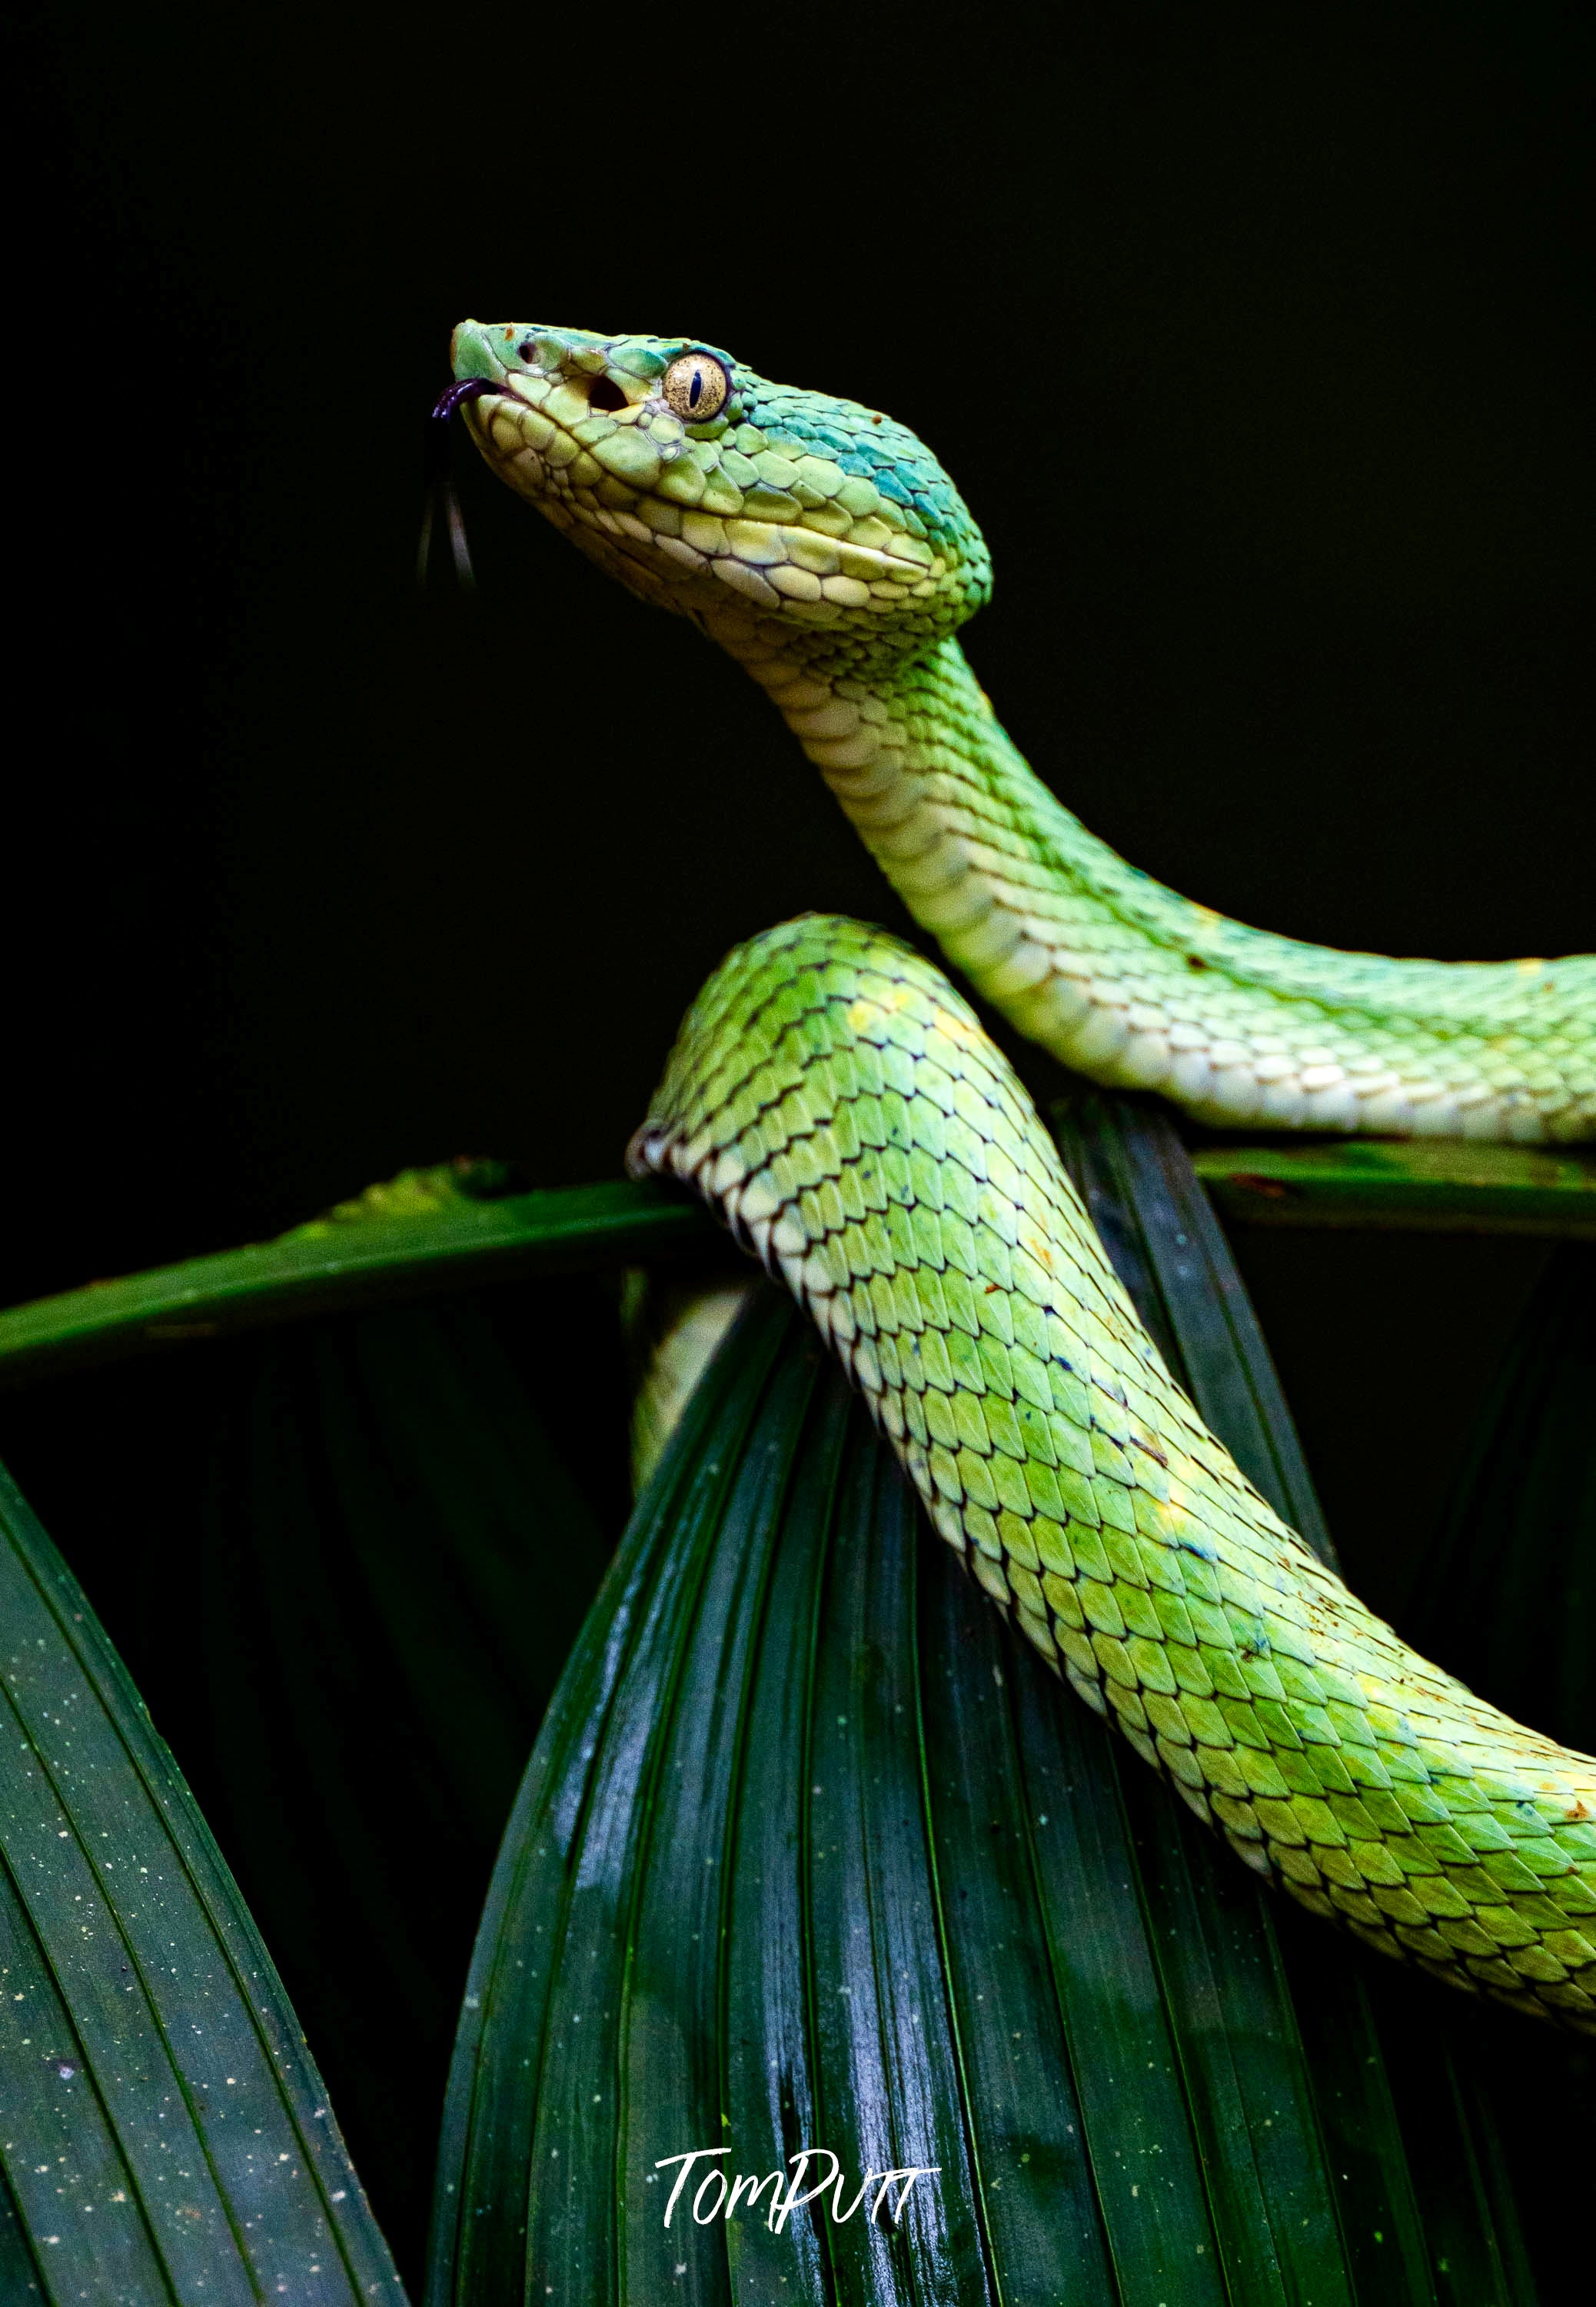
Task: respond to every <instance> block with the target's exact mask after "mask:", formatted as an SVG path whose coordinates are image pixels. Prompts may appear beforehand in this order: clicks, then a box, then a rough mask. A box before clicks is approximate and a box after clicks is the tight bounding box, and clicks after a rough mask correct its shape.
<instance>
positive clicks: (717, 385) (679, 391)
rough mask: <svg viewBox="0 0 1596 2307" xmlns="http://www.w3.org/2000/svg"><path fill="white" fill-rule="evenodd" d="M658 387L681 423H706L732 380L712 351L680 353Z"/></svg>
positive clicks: (724, 398)
mask: <svg viewBox="0 0 1596 2307" xmlns="http://www.w3.org/2000/svg"><path fill="white" fill-rule="evenodd" d="M660 390H661V392H663V394H664V396H665V398H666V399H667V400H668V401H669V402H670V406H671V407H672V408H674V409H675V411H676V413H677V415H678V416H679V417H680V418H681V420H682V423H683V424H684V425H707V424H708V423H709V420H710V418H711V417H712V416H719V415H720V413H721V409H722V408H724V407H725V406H726V403H727V401H728V399H730V394H731V379H730V377H729V376H728V375H727V373H726V372H725V370H724V369H723V368H722V367H721V364H720V362H719V361H718V360H717V359H716V358H715V356H714V355H713V353H679V354H678V356H677V357H676V359H675V360H673V361H672V362H671V364H670V367H669V368H668V369H667V370H666V371H665V373H664V375H663V377H662V378H661V381H660Z"/></svg>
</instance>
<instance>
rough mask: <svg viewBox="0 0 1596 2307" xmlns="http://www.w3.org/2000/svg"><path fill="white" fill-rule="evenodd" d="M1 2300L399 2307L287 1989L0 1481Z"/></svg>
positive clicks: (131, 1702)
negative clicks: (0, 1676)
mask: <svg viewBox="0 0 1596 2307" xmlns="http://www.w3.org/2000/svg"><path fill="white" fill-rule="evenodd" d="M0 1625H4V1654H5V1673H4V1704H3V1707H0V1848H3V1852H4V1861H3V1871H0V1973H3V1975H4V1994H3V1999H0V2014H3V2031H0V2158H3V2169H4V2187H3V2189H0V2213H3V2214H4V2216H3V2217H0V2295H3V2296H4V2298H5V2299H6V2300H8V2301H9V2300H12V2299H17V2300H21V2299H24V2298H28V2297H30V2296H40V2297H44V2298H47V2299H52V2300H56V2301H60V2302H65V2301H67V2300H73V2301H76V2300H81V2299H89V2300H92V2301H94V2302H96V2303H98V2302H102V2301H103V2302H107V2303H112V2302H126V2303H128V2307H158V2303H160V2302H164V2301H183V2302H185V2303H186V2302H197V2301H201V2300H225V2301H238V2302H245V2301H250V2302H253V2301H258V2300H262V2299H266V2298H269V2297H272V2296H274V2295H277V2294H285V2295H288V2296H294V2297H307V2296H311V2295H314V2296H315V2297H316V2298H318V2299H325V2300H329V2301H332V2300H340V2299H341V2300H347V2301H351V2302H353V2301H355V2300H363V2301H368V2300H371V2299H381V2298H387V2299H397V2297H398V2296H399V2286H398V2282H397V2277H396V2276H395V2274H394V2271H393V2267H392V2263H391V2261H390V2260H389V2258H388V2251H387V2247H386V2245H385V2244H384V2243H383V2241H382V2238H381V2236H380V2234H379V2233H378V2231H377V2228H376V2226H375V2224H374V2223H373V2221H372V2219H371V2214H370V2212H369V2210H368V2209H367V2208H366V2203H365V2199H364V2196H363V2193H362V2191H361V2189H360V2186H359V2183H358V2182H357V2181H356V2179H355V2177H354V2172H353V2170H352V2169H351V2167H350V2164H349V2160H348V2157H347V2155H346V2152H345V2149H344V2145H343V2141H342V2140H341V2138H340V2137H339V2135H338V2132H337V2128H336V2126H335V2124H334V2123H333V2119H332V2114H331V2112H330V2110H329V2105H328V2101H327V2095H326V2092H325V2089H324V2088H323V2086H322V2083H321V2080H320V2076H319V2075H318V2074H317V2072H316V2069H315V2067H314V2065H313V2064H312V2060H311V2058H310V2055H309V2054H308V2052H307V2050H306V2048H305V2045H304V2042H303V2037H302V2036H301V2033H300V2029H299V2026H298V2023H297V2021H296V2020H295V2019H294V2012H293V2011H292V2010H291V2009H290V2007H289V2004H288V2000H287V1997H286V1994H284V1992H283V1988H282V1985H281V1984H280V1982H279V1981H278V1979H277V1974H276V1972H275V1971H274V1969H273V1968H272V1966H271V1962H270V1960H269V1957H268V1955H267V1953H266V1950H265V1948H264V1947H263V1946H262V1944H261V1943H260V1937H259V1935H258V1934H257V1932H256V1930H255V1928H254V1925H253V1924H252V1921H251V1919H250V1917H249V1915H248V1913H247V1911H246V1909H245V1908H244V1905H243V1900H242V1899H241V1898H240V1897H239V1894H238V1891H237V1890H236V1888H235V1885H234V1882H233V1880H232V1877H231V1875H230V1874H228V1872H227V1869H226V1865H225V1864H224V1863H223V1861H222V1859H221V1857H220V1855H219V1853H218V1850H217V1848H216V1845H215V1844H214V1842H213V1841H212V1840H211V1838H210V1835H209V1831H208V1830H207V1828H206V1826H205V1824H204V1822H203V1821H202V1820H201V1817H200V1814H199V1812H198V1810H197V1808H196V1807H195V1805H194V1803H193V1800H192V1797H191V1796H190V1794H189V1792H188V1789H187V1788H186V1787H185V1786H184V1785H183V1780H182V1779H181V1778H180V1777H179V1775H178V1773H177V1770H176V1768H175V1764H174V1762H173V1761H172V1758H171V1756H170V1754H168V1753H167V1752H166V1747H165V1746H164V1745H162V1743H161V1741H160V1740H159V1738H158V1737H157V1736H156V1735H155V1732H154V1731H153V1729H152V1728H151V1727H150V1724H149V1717H148V1716H147V1714H146V1713H145V1711H144V1709H143V1707H142V1706H141V1703H140V1702H139V1699H138V1697H137V1695H136V1694H135V1692H134V1691H133V1688H132V1685H131V1683H130V1682H129V1681H128V1678H127V1676H126V1674H125V1672H124V1669H123V1668H122V1665H121V1662H120V1660H119V1659H117V1657H116V1655H115V1651H113V1650H112V1648H111V1645H110V1643H109V1642H108V1641H107V1638H106V1636H105V1634H104V1633H103V1632H102V1630H101V1628H100V1626H99V1625H98V1621H97V1620H96V1618H95V1617H94V1615H93V1613H92V1611H91V1610H90V1608H89V1605H88V1602H87V1601H86V1600H85V1599H84V1596H83V1594H82V1591H81V1589H80V1588H79V1586H78V1585H77V1583H76V1582H75V1581H74V1580H73V1577H72V1576H71V1574H70V1573H69V1572H68V1571H67V1569H66V1567H65V1565H64V1564H63V1562H62V1561H61V1559H60V1557H59V1556H58V1555H57V1554H56V1552H55V1548H53V1547H52V1546H51V1544H50V1542H49V1540H48V1539H47V1538H46V1536H45V1534H44V1532H43V1531H42V1530H40V1528H39V1526H38V1522H37V1521H36V1520H35V1519H34V1517H33V1515H32V1514H31V1513H30V1511H29V1509H28V1507H27V1506H26V1505H25V1504H24V1503H23V1501H22V1499H21V1497H20V1495H19V1494H18V1492H17V1491H16V1489H15V1488H14V1487H13V1485H12V1484H11V1483H10V1481H9V1480H8V1479H4V1478H3V1477H0Z"/></svg>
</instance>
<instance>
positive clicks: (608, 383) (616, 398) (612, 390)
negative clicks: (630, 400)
mask: <svg viewBox="0 0 1596 2307" xmlns="http://www.w3.org/2000/svg"><path fill="white" fill-rule="evenodd" d="M587 401H588V406H589V407H590V408H596V409H598V410H599V411H600V412H601V413H602V415H604V416H613V415H614V414H615V412H616V410H617V409H620V408H624V407H626V406H627V397H626V394H625V393H624V392H623V391H622V390H621V389H620V387H619V384H617V383H616V382H615V380H614V378H613V377H608V376H595V377H594V379H593V384H592V388H591V389H590V390H589V392H588V396H587Z"/></svg>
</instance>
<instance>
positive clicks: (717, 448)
mask: <svg viewBox="0 0 1596 2307" xmlns="http://www.w3.org/2000/svg"><path fill="white" fill-rule="evenodd" d="M451 357H452V361H453V366H454V373H455V377H456V381H457V385H461V384H465V385H467V386H472V385H474V387H475V397H474V398H473V399H470V400H469V401H468V402H467V403H466V405H465V418H466V422H467V424H468V425H469V426H470V428H471V432H472V434H473V436H474V439H475V441H476V442H477V445H478V447H479V448H480V449H481V450H482V454H483V456H484V457H485V458H486V459H487V461H488V463H489V464H490V465H491V467H492V468H493V470H494V471H495V472H496V473H497V474H498V475H499V478H500V479H501V480H503V481H507V482H508V484H509V485H510V487H511V488H513V489H515V490H516V491H517V492H518V493H520V494H521V495H522V496H524V497H526V498H528V499H529V500H530V501H531V502H532V503H533V504H534V505H535V506H536V507H537V509H538V510H539V511H540V512H542V513H543V514H544V515H545V516H546V517H547V518H548V519H550V520H551V521H552V522H553V523H554V524H555V526H556V527H559V528H561V529H563V530H565V531H566V532H567V533H568V535H569V536H571V537H572V538H573V539H574V540H575V541H576V544H578V545H580V546H581V547H582V549H583V550H584V552H585V553H587V554H588V555H589V556H590V557H591V558H592V559H593V560H594V561H596V562H599V564H600V566H601V567H602V568H604V569H606V570H608V571H609V572H610V575H611V576H613V577H617V578H619V580H620V582H621V583H622V584H623V585H625V586H627V587H628V588H629V589H630V590H631V591H632V592H634V593H636V594H638V595H640V596H641V597H642V598H643V599H644V600H646V601H653V602H654V603H656V604H657V605H659V606H660V607H661V608H665V609H671V610H674V611H675V612H676V613H678V614H679V615H682V616H687V617H691V618H693V619H694V621H695V622H697V623H698V624H700V625H701V626H702V627H703V628H704V630H706V631H708V632H709V633H711V634H712V635H713V638H714V639H717V640H720V641H722V642H723V643H724V644H725V645H726V646H727V647H728V648H730V649H731V650H732V651H733V653H734V654H736V655H738V656H747V655H748V654H749V653H750V648H754V649H755V650H756V651H760V652H762V653H766V652H768V649H769V648H770V647H771V646H772V645H774V646H779V647H780V648H781V652H782V653H783V654H784V655H788V656H797V657H798V658H800V659H801V660H803V661H805V662H813V661H815V660H816V659H820V658H824V659H825V660H826V661H827V662H828V663H829V664H830V665H832V667H833V668H834V669H835V670H839V671H841V670H845V669H852V668H857V669H858V670H860V671H863V670H865V669H866V667H867V666H868V667H871V668H874V667H875V666H876V665H881V664H883V663H886V662H892V660H894V659H899V658H902V657H905V656H911V655H913V654H915V653H916V652H917V651H918V650H921V649H924V648H927V647H929V646H931V645H932V644H934V643H935V642H936V641H938V640H940V639H943V637H944V636H945V635H946V634H949V633H951V632H952V631H953V630H955V629H956V628H957V627H958V626H960V625H961V624H962V623H963V622H964V621H965V619H966V618H967V617H969V616H970V615H971V614H972V613H974V611H975V610H977V609H978V608H979V607H980V606H981V605H982V603H983V602H984V601H986V598H987V596H989V594H990V592H991V589H992V564H991V561H990V558H989V556H988V554H987V552H986V544H985V541H984V540H983V538H982V536H981V532H980V530H979V529H978V528H977V527H976V524H975V522H974V520H973V519H971V517H970V515H969V510H967V508H966V506H965V504H964V502H963V500H962V499H961V498H960V494H959V493H958V491H957V490H956V489H955V488H954V486H953V484H952V481H951V480H950V479H949V478H948V476H947V475H946V474H945V473H944V472H943V469H942V467H941V466H940V465H939V464H938V463H937V461H936V459H935V457H933V456H932V454H931V452H930V450H928V449H926V446H925V444H924V443H923V442H920V441H919V440H917V438H916V436H915V435H914V434H913V433H910V432H909V430H908V429H907V427H905V426H904V425H898V424H894V423H893V421H892V418H891V417H889V416H882V415H881V414H880V413H879V412H878V411H876V410H875V409H871V408H862V407H860V406H859V405H858V402H857V401H852V400H836V399H832V398H831V396H830V395H829V394H826V393H821V392H807V391H803V390H798V388H797V387H795V386H792V385H785V384H772V383H770V382H767V380H766V379H765V378H764V377H762V376H756V375H755V373H754V371H753V370H752V369H750V368H747V367H745V366H744V365H743V364H742V363H741V362H740V361H737V360H734V359H733V358H732V356H730V354H729V353H724V352H721V351H719V350H718V349H717V348H715V347H713V346H708V345H704V344H702V343H700V342H699V341H698V340H697V339H696V338H692V337H606V336H598V335H595V334H593V332H592V331H591V330H585V329H554V328H547V327H543V326H542V325H539V324H533V323H514V324H511V323H505V322H491V323H490V322H481V321H463V322H461V324H460V326H459V327H458V328H457V330H455V334H454V339H453V343H452V346H451ZM462 397H463V396H462Z"/></svg>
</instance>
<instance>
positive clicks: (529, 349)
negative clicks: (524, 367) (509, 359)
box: [516, 337, 538, 361]
mask: <svg viewBox="0 0 1596 2307" xmlns="http://www.w3.org/2000/svg"><path fill="white" fill-rule="evenodd" d="M537 348H538V347H537V339H536V338H535V337H523V338H522V339H521V341H520V343H519V344H518V345H517V346H516V359H517V360H524V361H530V360H531V359H532V358H533V355H534V354H535V353H536V351H537Z"/></svg>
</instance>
